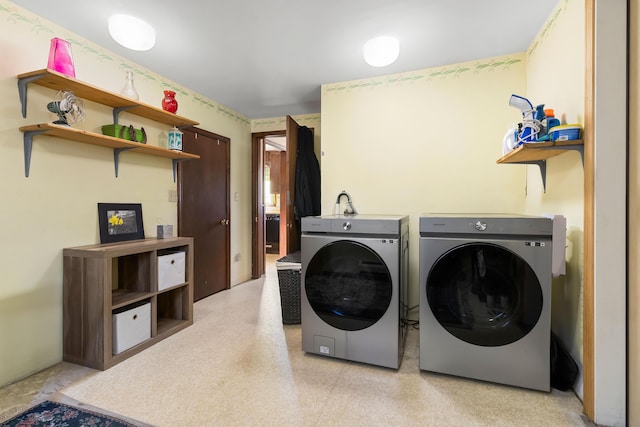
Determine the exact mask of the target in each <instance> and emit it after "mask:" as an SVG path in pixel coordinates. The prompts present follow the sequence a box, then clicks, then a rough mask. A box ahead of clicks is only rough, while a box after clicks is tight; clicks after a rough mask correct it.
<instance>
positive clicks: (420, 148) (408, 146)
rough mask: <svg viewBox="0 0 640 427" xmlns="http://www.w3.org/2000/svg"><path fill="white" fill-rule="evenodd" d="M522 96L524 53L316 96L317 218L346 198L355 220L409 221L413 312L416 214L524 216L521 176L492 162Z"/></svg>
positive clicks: (331, 88)
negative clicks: (397, 217) (514, 97)
mask: <svg viewBox="0 0 640 427" xmlns="http://www.w3.org/2000/svg"><path fill="white" fill-rule="evenodd" d="M525 90H526V57H525V55H524V53H519V54H514V55H509V56H504V57H497V58H488V59H484V60H480V61H473V62H467V63H460V64H454V65H449V66H445V67H440V68H432V69H425V70H418V71H415V72H411V73H403V74H395V75H388V76H382V77H379V78H371V79H365V80H357V81H350V82H343V83H336V84H328V85H324V86H323V87H322V165H321V169H322V211H323V214H330V213H332V211H333V209H334V205H335V200H336V196H337V195H338V193H339V192H340V191H341V190H346V191H347V192H348V193H349V194H350V195H351V198H352V200H353V204H354V206H355V208H356V210H357V211H358V212H359V213H362V214H404V215H409V216H410V234H411V238H410V292H409V303H410V306H415V305H417V304H418V303H419V293H418V265H419V260H418V238H419V234H418V219H419V217H420V215H421V214H422V213H426V212H440V213H446V212H466V213H484V212H494V213H522V212H523V211H524V194H523V192H522V188H523V186H524V177H525V175H524V170H523V169H522V168H523V167H522V166H519V165H498V164H496V160H497V159H498V158H500V157H501V156H502V139H503V136H504V133H505V131H506V130H507V128H508V127H509V126H510V125H511V124H512V123H514V122H517V121H519V120H520V111H519V110H517V109H515V108H513V107H510V106H509V98H510V96H511V94H512V93H517V94H524V93H525ZM417 314H418V312H417V310H414V311H413V312H412V315H413V316H415V317H417Z"/></svg>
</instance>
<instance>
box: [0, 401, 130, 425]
mask: <svg viewBox="0 0 640 427" xmlns="http://www.w3.org/2000/svg"><path fill="white" fill-rule="evenodd" d="M27 426H37V427H41V426H42V427H44V426H47V427H58V426H64V427H84V426H91V427H107V426H108V427H136V424H131V423H129V422H127V421H123V420H119V419H117V418H115V417H112V416H109V415H104V414H98V413H96V412H92V411H88V410H86V409H80V408H76V407H74V406H69V405H65V404H63V403H58V402H50V401H48V400H47V401H44V402H42V403H41V404H39V405H37V406H34V407H33V408H31V409H28V410H26V411H24V412H22V413H21V414H18V415H16V416H15V417H13V418H11V419H9V420H7V421H5V422H3V423H0V427H27Z"/></svg>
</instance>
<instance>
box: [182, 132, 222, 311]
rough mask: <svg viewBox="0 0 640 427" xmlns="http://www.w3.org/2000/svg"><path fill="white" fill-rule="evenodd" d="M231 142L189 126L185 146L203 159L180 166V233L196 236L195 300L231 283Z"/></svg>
mask: <svg viewBox="0 0 640 427" xmlns="http://www.w3.org/2000/svg"><path fill="white" fill-rule="evenodd" d="M229 144H230V140H229V139H228V138H226V137H223V136H219V135H216V134H214V133H211V132H206V131H203V130H201V129H196V128H190V129H186V130H184V135H183V143H182V145H183V149H184V151H185V152H188V153H193V154H198V155H199V156H200V159H198V160H189V161H183V162H180V164H179V167H178V233H179V235H180V236H191V237H193V243H194V245H193V251H194V257H193V261H194V268H193V274H194V281H193V282H194V300H196V301H197V300H199V299H202V298H204V297H207V296H209V295H212V294H214V293H216V292H219V291H222V290H224V289H229V287H230V281H231V279H230V275H231V273H230V271H231V264H230V258H231V256H230V247H231V245H230V235H231V233H230V225H229V216H230V214H229V213H230V208H229V203H230V196H229V193H230V186H229V180H230V177H229V169H230V167H229V165H230V150H229Z"/></svg>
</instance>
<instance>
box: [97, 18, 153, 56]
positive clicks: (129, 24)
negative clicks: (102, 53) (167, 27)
mask: <svg viewBox="0 0 640 427" xmlns="http://www.w3.org/2000/svg"><path fill="white" fill-rule="evenodd" d="M109 34H111V37H113V39H114V40H115V41H117V42H118V43H119V44H121V45H122V46H124V47H126V48H128V49H131V50H140V51H142V50H149V49H151V48H152V47H153V46H154V45H155V44H156V30H154V29H153V27H152V26H151V25H149V24H148V23H147V22H145V21H143V20H142V19H139V18H135V17H133V16H129V15H120V14H117V15H111V16H110V17H109Z"/></svg>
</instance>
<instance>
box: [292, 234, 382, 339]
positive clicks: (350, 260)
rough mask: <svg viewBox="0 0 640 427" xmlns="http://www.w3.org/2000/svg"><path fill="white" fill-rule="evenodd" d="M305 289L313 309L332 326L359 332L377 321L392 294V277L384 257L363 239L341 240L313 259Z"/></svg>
mask: <svg viewBox="0 0 640 427" xmlns="http://www.w3.org/2000/svg"><path fill="white" fill-rule="evenodd" d="M304 285H305V292H306V294H307V299H308V301H309V304H310V305H311V308H312V309H313V311H314V312H315V313H316V314H317V315H318V316H319V317H320V318H321V319H322V320H323V321H325V322H326V323H328V324H329V325H331V326H333V327H335V328H338V329H341V330H345V331H358V330H362V329H365V328H367V327H369V326H371V325H373V324H374V323H376V322H377V321H378V320H379V319H380V318H381V317H382V316H383V315H384V314H385V312H386V311H387V308H388V307H389V304H390V302H391V297H392V293H393V292H392V289H393V287H392V285H393V284H392V278H391V274H390V273H389V269H388V268H387V266H386V265H385V263H384V262H383V260H382V258H380V256H379V255H378V254H377V253H376V252H374V251H373V250H371V249H370V248H368V247H367V246H365V245H363V244H362V243H359V242H354V241H350V240H339V241H335V242H332V243H329V244H327V245H325V246H323V247H322V248H320V249H319V250H318V251H317V252H316V253H315V254H314V255H313V258H311V260H310V261H309V263H308V265H307V268H306V273H305V278H304Z"/></svg>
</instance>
